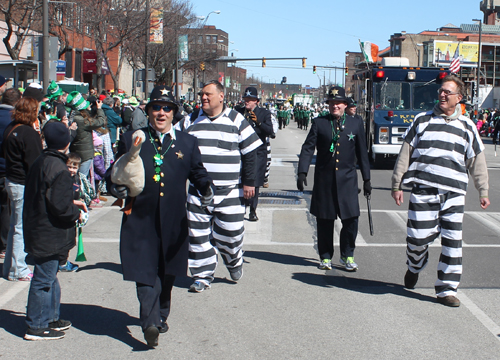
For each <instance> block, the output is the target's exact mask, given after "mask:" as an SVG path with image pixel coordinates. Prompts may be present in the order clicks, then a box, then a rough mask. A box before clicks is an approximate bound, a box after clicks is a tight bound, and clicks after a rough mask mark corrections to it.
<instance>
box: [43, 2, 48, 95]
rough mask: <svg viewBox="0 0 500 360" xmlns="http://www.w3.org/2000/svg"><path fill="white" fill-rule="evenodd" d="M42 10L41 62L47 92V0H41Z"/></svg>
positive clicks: (44, 91) (44, 88)
mask: <svg viewBox="0 0 500 360" xmlns="http://www.w3.org/2000/svg"><path fill="white" fill-rule="evenodd" d="M42 12H43V34H42V38H43V40H42V44H43V54H42V62H43V74H42V81H43V93H44V94H46V93H47V88H48V87H49V77H50V68H49V65H50V64H49V57H50V55H49V0H43V4H42Z"/></svg>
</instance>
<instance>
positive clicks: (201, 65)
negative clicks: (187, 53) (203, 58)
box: [200, 62, 205, 71]
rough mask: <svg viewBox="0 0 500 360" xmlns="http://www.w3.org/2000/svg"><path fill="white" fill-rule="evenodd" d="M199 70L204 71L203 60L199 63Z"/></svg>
mask: <svg viewBox="0 0 500 360" xmlns="http://www.w3.org/2000/svg"><path fill="white" fill-rule="evenodd" d="M200 70H201V71H205V63H204V62H201V63H200Z"/></svg>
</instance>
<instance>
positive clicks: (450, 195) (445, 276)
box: [406, 186, 465, 297]
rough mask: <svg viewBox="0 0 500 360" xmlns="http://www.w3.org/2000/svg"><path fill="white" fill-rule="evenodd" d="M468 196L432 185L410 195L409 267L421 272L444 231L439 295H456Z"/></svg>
mask: <svg viewBox="0 0 500 360" xmlns="http://www.w3.org/2000/svg"><path fill="white" fill-rule="evenodd" d="M464 206H465V195H462V194H459V193H456V192H452V191H445V190H440V189H436V188H431V187H424V186H414V187H413V189H412V192H411V196H410V205H409V209H408V224H407V238H406V243H407V247H406V255H407V262H406V263H407V265H408V269H409V270H410V271H411V272H413V273H419V272H420V271H422V270H423V269H424V268H425V266H426V265H427V262H428V260H429V253H428V248H429V245H430V244H431V243H432V242H434V240H435V239H437V238H438V237H439V235H440V234H441V256H440V257H439V264H438V272H437V281H436V283H435V285H434V287H435V289H436V294H437V296H438V297H444V296H448V295H453V296H454V295H456V293H457V288H458V285H459V283H460V276H461V275H462V221H463V217H464Z"/></svg>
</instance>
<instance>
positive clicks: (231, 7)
mask: <svg viewBox="0 0 500 360" xmlns="http://www.w3.org/2000/svg"><path fill="white" fill-rule="evenodd" d="M192 4H193V10H194V12H195V13H196V14H197V15H200V16H206V15H207V14H208V13H210V12H211V11H214V10H220V11H221V13H220V14H211V15H210V17H209V19H208V22H207V25H215V26H216V27H217V28H218V29H221V30H224V31H226V32H227V33H228V34H229V40H230V41H233V42H234V44H230V48H229V49H230V50H232V49H238V50H239V51H237V52H236V51H234V50H233V52H234V56H235V57H239V58H262V57H266V58H272V57H306V58H307V68H305V69H303V68H302V67H301V66H302V63H301V61H300V60H290V61H267V66H266V68H262V67H261V62H247V63H238V66H241V67H244V68H246V69H247V70H248V75H251V74H252V73H253V74H255V76H258V77H261V78H262V79H263V81H264V82H274V81H277V82H280V81H281V78H282V77H283V76H286V77H287V80H288V83H289V84H297V83H299V84H302V85H304V86H305V85H311V86H314V87H317V86H318V85H319V80H318V75H319V76H321V78H323V71H322V70H320V71H318V72H317V74H313V72H312V66H313V65H316V66H325V65H327V64H329V65H330V66H342V62H343V61H344V59H345V52H346V51H359V43H358V39H360V40H361V41H370V42H372V43H374V44H377V45H378V46H379V48H380V49H383V48H385V47H387V46H388V45H389V41H388V40H389V38H390V36H391V35H392V34H394V33H397V32H401V31H406V32H408V33H418V32H420V31H423V30H436V29H437V28H439V27H441V26H444V25H446V24H448V23H452V24H454V25H457V26H460V24H471V23H473V21H472V19H476V18H480V19H482V12H481V11H480V10H479V4H480V1H479V0H455V1H447V2H439V1H436V0H418V1H407V0H400V1H397V0H396V1H394V0H378V1H374V0H350V1H349V0H347V1H346V0H343V1H338V0H310V1H306V0H301V1H297V0H287V1H282V0H267V1H264V0H253V1H245V2H244V1H241V0H239V1H234V0H210V1H207V0H192ZM318 70H319V69H318ZM325 75H326V80H327V82H328V78H329V77H330V80H331V81H332V82H334V80H335V71H334V70H331V71H330V72H329V71H326V72H325ZM341 76H343V73H342V72H341V71H340V70H338V72H337V82H339V83H340V82H341Z"/></svg>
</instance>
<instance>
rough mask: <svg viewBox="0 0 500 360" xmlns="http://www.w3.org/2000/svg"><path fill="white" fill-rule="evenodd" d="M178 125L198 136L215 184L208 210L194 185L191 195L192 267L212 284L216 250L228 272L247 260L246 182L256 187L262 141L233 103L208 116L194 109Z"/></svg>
mask: <svg viewBox="0 0 500 360" xmlns="http://www.w3.org/2000/svg"><path fill="white" fill-rule="evenodd" d="M193 116H194V117H195V118H193ZM176 127H177V128H178V129H180V130H182V131H186V132H188V133H189V134H191V135H193V136H195V137H197V138H198V144H199V148H200V152H201V158H202V161H203V165H204V166H205V168H206V169H207V171H208V173H209V174H210V177H211V178H212V179H213V184H214V186H215V193H214V199H213V203H212V204H210V206H208V208H207V209H202V208H201V203H200V199H199V197H198V194H197V191H196V189H195V188H193V187H192V186H189V190H188V198H187V214H188V228H189V269H190V271H191V275H192V276H193V278H194V279H195V280H199V281H202V282H204V283H206V284H210V283H211V282H212V280H213V279H214V272H215V269H216V267H217V251H218V252H220V253H221V256H222V259H223V261H224V264H225V265H226V267H227V268H228V270H229V271H231V270H232V269H238V268H239V267H240V266H241V265H242V264H243V258H242V244H243V235H244V227H243V217H244V215H245V205H244V199H243V185H247V186H255V161H256V156H255V151H254V150H255V149H257V148H258V147H259V146H260V145H261V144H262V142H261V141H260V139H259V137H258V136H257V134H256V133H255V132H254V130H253V129H252V127H251V126H250V124H249V123H248V121H247V120H246V119H245V118H244V117H243V116H242V115H241V114H239V113H238V112H236V111H234V110H231V109H229V108H225V109H224V111H223V112H222V113H221V114H220V115H219V116H217V117H216V118H208V117H207V116H206V115H205V114H204V113H203V110H200V112H194V113H193V114H191V117H190V116H188V117H186V118H184V119H183V120H181V121H180V122H179V123H178V124H176ZM212 242H213V244H212Z"/></svg>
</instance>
